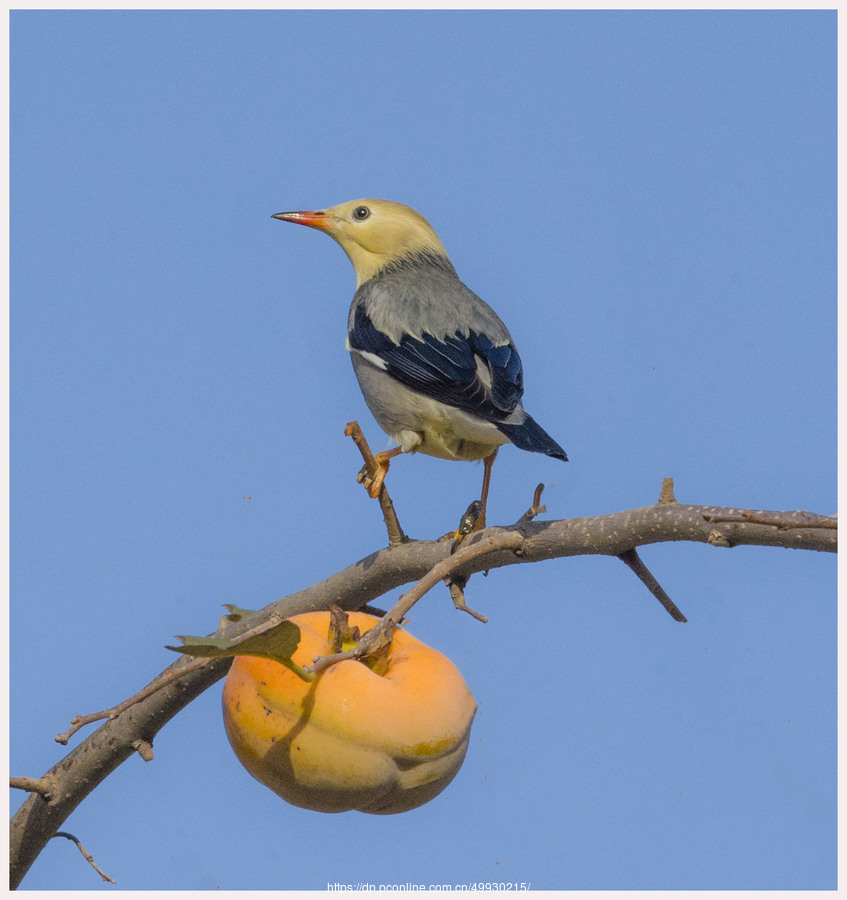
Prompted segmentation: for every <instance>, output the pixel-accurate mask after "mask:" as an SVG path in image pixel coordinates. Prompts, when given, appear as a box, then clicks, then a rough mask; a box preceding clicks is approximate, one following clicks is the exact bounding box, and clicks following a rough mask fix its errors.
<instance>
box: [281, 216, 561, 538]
mask: <svg viewBox="0 0 847 900" xmlns="http://www.w3.org/2000/svg"><path fill="white" fill-rule="evenodd" d="M272 218H275V219H280V220H282V221H285V222H293V223H296V224H298V225H305V226H308V227H310V228H315V229H317V230H318V231H322V232H324V233H325V234H328V235H329V236H330V237H331V238H333V239H334V240H335V241H336V242H337V243H338V244H340V246H341V249H342V250H344V252H345V253H346V254H347V256H348V258H349V260H350V262H351V263H352V264H353V269H354V271H355V274H356V292H355V294H354V296H353V301H352V303H351V304H350V312H349V316H348V322H347V342H346V346H347V350H348V351H349V352H350V356H351V359H352V362H353V370H354V372H355V374H356V378H357V379H358V382H359V386H360V388H361V390H362V394H363V395H364V398H365V402H366V403H367V405H368V408H369V409H370V411H371V413H372V414H373V416H374V418H375V419H376V421H377V423H378V424H379V426H380V427H381V428H382V430H383V431H385V432H386V434H387V435H388V436H389V438H390V439H391V440H392V441H393V442H394V443H395V444H396V445H397V446H395V447H393V448H392V449H389V450H385V451H382V452H380V453H377V454H375V455H374V461H375V471H374V472H372V477H371V478H370V479H368V480H367V481H366V482H365V487H366V488H367V489H368V492H369V494H370V496H371V497H374V498H376V497H378V496H379V494H380V491H381V489H382V486H383V483H384V480H385V476H386V474H387V472H388V467H389V464H390V462H391V460H392V459H393V458H394V457H396V456H398V455H400V454H404V453H424V454H426V455H428V456H434V457H438V458H441V459H448V460H480V459H481V460H483V463H484V472H483V482H482V490H481V498H480V500H481V504H482V514H481V519H480V524H481V525H484V522H485V509H486V505H487V502H488V491H489V486H490V481H491V467H492V465H493V463H494V458H495V457H496V456H497V452H498V450H499V449H500V447H501V446H503V445H504V444H507V443H512V444H514V445H515V446H516V447H518V448H520V449H521V450H529V451H533V452H535V453H544V454H547V455H548V456H551V457H554V458H555V459H560V460H562V461H563V462H566V461H567V459H568V457H567V454H566V453H565V451H564V450H563V449H562V448H561V447H560V446H559V444H558V443H557V442H556V441H555V440H554V439H553V438H552V437H550V435H549V434H547V432H546V431H545V430H544V429H543V428H542V427H541V426H540V425H539V424H538V423H537V422H536V421H535V419H533V418H532V416H530V415H529V413H527V412H526V410H525V409H524V408H523V404H522V401H521V398H522V396H523V389H524V385H523V365H522V363H521V358H520V356H519V355H518V351H517V348H516V347H515V342H514V341H513V340H512V336H511V335H510V334H509V331H508V329H507V328H506V326H505V324H504V323H503V321H502V320H501V319H500V317H499V316H498V315H497V313H495V312H494V310H493V309H492V308H491V307H490V306H489V305H488V304H487V303H486V302H485V301H484V300H482V299H481V298H480V297H478V296H477V295H476V294H475V293H473V291H471V290H470V288H468V287H466V286H465V284H464V283H463V282H462V281H461V280H460V279H459V276H458V275H457V273H456V270H455V268H454V267H453V264H452V263H451V261H450V258H449V257H448V255H447V251H446V249H445V248H444V245H443V244H442V243H441V240H440V239H439V237H438V235H437V234H436V233H435V231H434V229H433V228H432V226H431V225H430V224H429V222H428V221H427V220H426V219H425V218H424V217H423V216H422V215H421V214H420V213H419V212H417V211H415V210H414V209H412V208H411V207H408V206H404V205H403V204H402V203H396V202H394V201H392V200H377V199H366V200H352V201H350V202H348V203H340V204H338V205H337V206H330V207H328V208H326V209H320V210H300V211H296V212H282V213H276V214H275V215H274V216H273V217H272Z"/></svg>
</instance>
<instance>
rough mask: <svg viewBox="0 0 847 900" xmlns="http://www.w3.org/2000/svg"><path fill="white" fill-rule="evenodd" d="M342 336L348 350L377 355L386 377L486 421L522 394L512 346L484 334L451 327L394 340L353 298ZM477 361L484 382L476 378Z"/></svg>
mask: <svg viewBox="0 0 847 900" xmlns="http://www.w3.org/2000/svg"><path fill="white" fill-rule="evenodd" d="M347 339H348V342H349V345H350V349H351V350H358V351H360V352H362V353H368V354H370V355H372V356H374V357H377V358H378V359H379V360H380V362H381V364H382V365H383V366H384V368H385V370H386V371H387V372H388V373H389V374H390V375H391V376H392V377H394V378H396V379H397V380H398V381H399V382H401V383H402V384H404V385H406V386H407V387H409V388H411V389H412V390H413V391H417V392H418V393H419V394H424V395H425V396H427V397H432V398H433V399H434V400H439V401H441V402H442V403H446V404H447V405H448V406H454V407H457V408H458V409H461V410H464V411H465V412H468V413H472V414H473V415H475V416H479V417H480V418H481V419H485V420H487V421H489V422H494V423H497V422H502V421H503V420H504V419H507V418H508V417H509V416H510V415H511V413H512V411H513V410H514V408H515V406H516V405H517V403H518V401H519V400H520V399H521V395H522V394H523V367H522V365H521V359H520V357H519V356H518V351H517V350H516V349H515V347H514V346H513V345H512V344H511V343H509V344H503V345H500V346H495V345H494V343H493V342H492V341H491V340H490V339H489V338H488V337H486V336H485V335H484V334H477V333H476V332H474V331H470V332H469V333H468V334H467V335H463V334H461V333H460V332H458V331H457V332H456V333H455V334H453V335H452V336H449V337H445V338H437V337H435V336H434V335H431V334H424V335H423V336H422V338H421V339H418V338H415V337H412V336H411V335H408V334H406V335H403V336H402V337H401V339H400V343H399V344H396V343H394V341H393V340H391V338H389V337H388V336H387V335H386V334H383V333H382V332H381V331H379V330H378V329H377V328H376V327H375V326H374V324H373V322H372V321H371V319H370V317H369V316H368V315H367V313H366V312H365V310H364V308H363V306H362V305H361V304H359V305H358V306H357V307H356V309H355V311H354V314H353V324H352V328H351V329H350V331H349V333H348V335H347ZM478 361H480V362H481V364H482V367H483V371H487V373H488V377H489V378H490V384H486V383H485V381H484V380H483V379H481V378H480V374H479V371H478V369H477V364H478ZM484 377H485V376H483V378H484Z"/></svg>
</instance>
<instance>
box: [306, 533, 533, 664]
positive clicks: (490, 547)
mask: <svg viewBox="0 0 847 900" xmlns="http://www.w3.org/2000/svg"><path fill="white" fill-rule="evenodd" d="M481 534H482V533H481ZM523 541H524V538H523V536H522V535H521V534H519V533H518V532H517V531H504V532H501V533H500V534H497V535H495V536H494V537H483V538H482V539H481V540H478V541H475V542H474V543H472V544H469V545H466V546H465V545H463V546H462V547H461V548H460V549H459V551H458V552H456V553H454V554H452V555H451V556H448V557H447V558H446V559H443V560H441V562H439V563H436V565H435V566H433V567H432V568H431V569H430V570H429V572H427V573H426V575H424V577H423V578H421V579H420V581H418V583H417V584H415V585H414V586H413V587H412V588H410V589H409V590H408V591H406V593H405V594H403V595H402V596H401V597H400V599H399V600H398V601H397V602H396V603H395V604H394V606H392V607H391V609H390V610H389V611H388V613H387V614H386V615H385V616H384V617H383V618H382V619H381V621H380V622H379V623H377V624H376V625H375V626H374V627H373V628H372V629H371V630H370V631H367V632H365V634H364V635H363V636H362V639H361V640H360V641H359V643H358V644H356V646H355V647H352V648H351V649H350V650H345V651H344V652H343V653H333V654H332V655H331V656H319V657H318V658H317V659H316V660H315V661H314V663H312V665H311V666H304V667H303V668H304V669H305V670H306V671H307V672H315V673H317V672H321V671H323V670H324V669H327V668H329V667H330V666H332V665H335V663H338V662H342V661H343V660H345V659H361V658H362V657H363V656H367V655H368V654H369V652H370V651H371V649H372V647H373V646H375V644H376V643H377V641H378V640H379V638H380V636H381V635H382V633H383V632H384V631H385V630H386V629H387V628H391V627H393V626H394V625H396V624H397V622H399V621H400V620H401V619H402V618H403V616H405V615H406V613H407V612H408V611H409V610H410V609H411V608H412V607H413V606H414V605H415V604H416V603H417V602H418V600H420V599H421V597H423V596H424V594H426V593H427V591H430V590H431V589H432V588H433V587H435V585H436V584H438V583H439V581H443V580H444V579H445V578H447V577H448V576H450V575H451V574H452V573H453V572H455V571H456V570H457V569H459V568H460V567H461V566H463V565H464V564H465V563H467V562H470V561H471V560H473V559H476V558H477V557H480V556H485V555H486V554H489V553H497V552H500V551H502V550H514V551H517V550H519V549H520V547H521V544H522V543H523Z"/></svg>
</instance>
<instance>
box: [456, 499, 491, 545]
mask: <svg viewBox="0 0 847 900" xmlns="http://www.w3.org/2000/svg"><path fill="white" fill-rule="evenodd" d="M483 528H485V506H484V505H483V503H482V500H474V502H473V503H471V505H470V506H469V507H468V508H467V509H466V510H465V512H464V515H463V516H462V518H461V519H460V520H459V527H458V528H457V529H456V530H455V531H454V532H453V541H454V543H453V550H454V551H455V549H456V548H457V547H458V546H459V544H461V543H462V541H463V540H464V539H465V538H466V537H467V536H468V535H469V534H472V533H473V532H474V531H482V529H483Z"/></svg>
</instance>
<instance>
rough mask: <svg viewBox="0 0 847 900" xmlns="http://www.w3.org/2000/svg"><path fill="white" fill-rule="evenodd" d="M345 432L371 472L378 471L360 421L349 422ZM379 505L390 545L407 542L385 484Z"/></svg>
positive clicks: (381, 490) (380, 493) (381, 491)
mask: <svg viewBox="0 0 847 900" xmlns="http://www.w3.org/2000/svg"><path fill="white" fill-rule="evenodd" d="M344 434H346V435H347V437H349V438H353V443H354V444H355V445H356V446H357V447H358V448H359V452H360V453H361V454H362V459H363V460H364V461H365V468H367V470H368V472H369V474H371V475H373V474H374V473H376V469H377V466H376V462H375V461H374V455H373V453H372V452H371V448H370V446H369V445H368V442H367V440H366V438H365V435H364V434H363V432H362V429H361V428H360V427H359V423H358V422H348V423H347V426H346V427H345V429H344ZM378 499H379V505H380V508H381V509H382V518H383V519H384V520H385V528H386V530H387V531H388V546H389V547H396V546H397V545H398V544H405V543H406V542H407V541H408V540H409V538H408V537H407V536H406V534H405V532H404V531H403V529H402V528H401V526H400V520H399V519H398V518H397V511H396V510H395V509H394V504H393V503H392V502H391V497H389V495H388V488H387V487H386V486H385V485H384V484H383V486H382V487H381V488H380V491H379V498H378Z"/></svg>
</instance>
